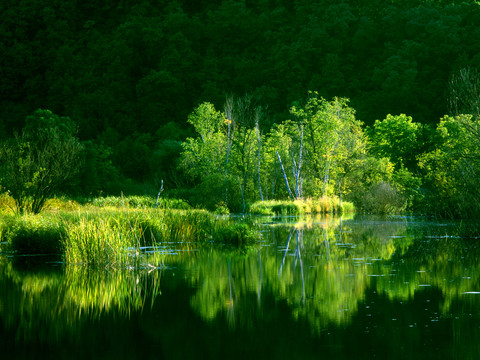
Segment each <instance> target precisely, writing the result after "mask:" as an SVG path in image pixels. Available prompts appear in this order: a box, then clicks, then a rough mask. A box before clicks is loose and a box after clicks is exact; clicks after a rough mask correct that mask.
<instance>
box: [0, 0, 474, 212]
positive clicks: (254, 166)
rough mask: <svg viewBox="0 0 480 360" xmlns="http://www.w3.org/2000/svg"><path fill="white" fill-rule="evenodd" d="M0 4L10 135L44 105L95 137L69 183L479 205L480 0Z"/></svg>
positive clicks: (4, 110)
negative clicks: (391, 196)
mask: <svg viewBox="0 0 480 360" xmlns="http://www.w3.org/2000/svg"><path fill="white" fill-rule="evenodd" d="M0 11H1V13H2V14H3V17H2V21H1V22H0V35H1V36H0V53H1V54H2V56H1V57H0V119H1V122H0V139H2V141H4V142H7V143H9V141H10V140H11V139H13V138H14V137H15V134H17V135H16V136H17V138H16V139H17V140H18V141H20V140H21V139H20V138H19V137H21V136H20V135H18V134H21V133H22V132H24V131H25V127H27V128H28V119H29V118H30V119H31V117H32V114H37V117H39V116H40V115H38V114H39V113H38V112H37V113H35V112H36V111H37V109H48V110H49V111H50V112H51V114H55V116H56V118H55V119H57V120H58V119H66V118H68V119H71V120H72V121H73V122H74V124H75V125H76V127H77V133H76V138H77V139H78V141H79V142H80V143H81V144H82V146H83V150H82V153H81V155H80V157H81V158H82V159H81V161H78V163H79V164H81V169H79V171H78V173H77V175H76V176H75V177H73V178H72V179H70V181H69V183H68V184H67V185H65V184H64V185H62V186H61V187H60V188H61V189H62V191H64V192H67V193H70V194H82V195H98V194H106V193H118V192H120V191H126V189H127V188H130V189H131V191H141V189H142V188H141V187H140V186H138V184H149V185H151V186H148V187H145V186H144V187H143V189H144V191H147V190H145V189H147V188H148V191H150V189H154V188H158V187H159V184H160V180H165V188H166V189H177V190H178V191H177V194H180V195H182V194H183V195H185V196H190V197H191V196H192V195H191V194H187V193H188V191H187V190H186V189H197V190H199V189H212V187H211V186H210V185H209V184H213V183H215V184H220V183H221V184H222V185H221V189H223V190H222V191H217V192H216V194H217V195H218V199H216V200H215V202H216V203H219V202H221V201H224V202H225V201H226V202H227V203H228V201H229V200H228V196H227V197H225V191H224V189H225V188H227V189H228V188H230V189H235V191H236V195H235V198H236V199H237V200H236V201H237V203H236V204H227V205H228V206H232V207H233V208H234V209H235V210H241V209H243V208H244V207H245V203H251V202H253V201H256V200H259V199H261V198H262V197H265V198H267V196H268V197H269V198H270V197H272V196H273V197H284V198H285V197H295V196H322V195H332V194H336V195H339V194H343V195H345V196H347V197H348V196H350V197H352V198H354V200H356V201H357V203H362V201H364V200H361V199H359V198H355V197H358V196H359V194H363V195H362V196H363V199H365V197H368V196H369V195H368V194H370V193H372V194H374V193H375V192H376V191H377V192H379V191H380V192H383V193H386V192H387V193H388V191H390V190H392V191H393V190H394V191H395V193H396V194H397V195H398V194H400V197H401V200H402V201H401V202H402V205H401V206H400V207H403V208H405V207H406V208H413V207H414V206H417V207H425V206H427V205H428V204H431V203H432V202H435V204H436V205H438V206H440V208H441V212H442V213H449V212H452V213H456V214H457V213H458V212H459V211H460V210H459V209H458V208H461V209H462V210H461V211H460V212H462V213H463V214H465V213H471V212H472V211H473V209H472V207H473V203H474V200H475V201H476V200H477V198H478V195H475V194H477V193H478V191H477V192H475V189H478V179H479V176H478V175H479V171H480V168H479V157H478V150H476V149H478V147H476V146H477V145H478V144H479V138H480V136H479V132H478V116H479V114H480V110H479V108H478V107H477V103H476V102H475V99H476V98H478V94H479V93H480V87H476V86H477V85H478V83H479V82H478V79H479V76H478V72H477V71H476V70H475V69H480V52H479V51H478V49H479V45H480V3H478V2H476V1H471V0H470V1H464V2H456V1H452V0H436V1H435V0H409V1H394V0H390V1H376V0H374V1H363V0H345V1H331V0H322V1H306V0H288V1H285V0H225V1H220V0H209V1H200V0H196V1H193V0H176V1H175V0H150V1H138V0H122V1H110V0H103V1H100V2H99V1H91V0H86V1H77V0H62V1H60V0H52V1H44V0H21V1H18V0H5V1H2V2H1V3H0ZM310 90H311V91H313V92H311V91H310ZM335 109H336V110H335ZM339 109H340V110H341V111H340V110H339ZM337 110H339V111H340V112H341V114H340V113H339V112H338V111H337ZM229 111H230V113H229ZM202 112H203V114H204V115H205V114H207V115H208V116H206V117H205V116H204V117H203V118H202V116H203V115H201V114H202ZM319 114H323V115H319ZM35 116H36V115H34V117H35ZM39 118H40V117H39ZM202 119H203V120H202ZM205 119H208V121H207V122H205V121H206V120H205ZM57 120H55V121H57ZM58 121H60V122H63V123H65V121H64V120H58ZM202 121H203V124H202ZM207 123H209V124H210V125H208V124H207ZM205 126H207V128H205ZM22 129H23V130H22ZM229 131H231V132H229ZM27 133H28V131H27ZM30 135H31V134H30ZM24 136H26V137H25V139H27V138H28V136H27V135H24ZM325 136H327V137H325ZM19 139H20V140H19ZM187 139H189V140H187ZM18 141H17V143H18ZM25 141H26V140H25ZM25 141H24V142H25ZM17 145H18V144H17ZM5 146H6V145H5ZM5 146H4V148H5ZM9 146H10V147H11V146H13V145H11V141H10V145H9ZM208 146H210V148H208ZM215 146H216V147H217V148H216V150H215ZM7 148H8V146H7ZM20 148H21V149H23V150H22V151H24V150H25V146H24V147H20ZM219 149H221V150H219ZM17 150H18V149H17ZM13 153H14V152H10V155H11V154H13ZM17 154H18V152H17ZM21 154H23V155H25V154H26V153H25V151H24V152H23V153H21ZM19 156H20V155H19ZM29 156H30V155H29ZM32 156H33V155H32ZM199 156H200V158H198V157H199ZM209 156H210V157H211V159H210V158H209ZM2 159H3V160H2ZM280 159H282V160H283V164H282V165H283V168H284V169H283V173H282V170H281V167H280V162H282V160H280ZM0 160H1V161H3V165H2V166H5V162H6V161H8V156H7V157H6V156H5V151H4V155H3V156H2V157H1V159H0ZM199 164H200V165H199ZM202 164H203V165H202ZM202 166H203V168H202ZM215 166H216V168H215ZM358 169H363V170H362V172H359V170H358ZM365 169H370V173H368V171H366V170H365ZM10 171H15V168H12V167H10ZM32 174H35V171H33V172H32ZM32 176H33V175H32ZM219 177H220V178H221V181H219V179H220V178H219ZM2 178H3V183H2V185H3V187H2V191H6V190H8V187H9V184H8V181H7V180H6V176H3V177H2ZM289 178H290V189H288V187H287V186H283V185H282V186H281V185H280V184H282V181H284V182H285V181H286V180H289ZM6 181H7V183H6ZM227 183H231V184H230V185H227ZM272 184H274V185H272ZM387 185H388V188H386V187H385V186H387ZM225 186H226V187H225ZM390 188H391V189H390ZM182 189H183V190H182ZM272 189H273V190H274V191H273V192H272ZM190 191H191V190H190ZM290 192H291V194H290ZM472 194H474V196H473V197H472ZM367 195H368V196H367ZM372 196H373V195H372ZM238 199H240V200H238ZM440 200H441V201H440ZM192 201H193V200H192ZM202 201H203V200H199V202H200V203H201V202H202ZM203 202H204V201H203ZM414 202H415V203H416V204H417V205H414ZM467 203H468V204H469V205H468V206H464V205H465V204H467ZM452 204H456V205H455V206H453V205H452ZM458 204H461V205H460V206H458ZM213 205H214V204H212V206H213ZM452 206H453V207H455V209H454V210H452Z"/></svg>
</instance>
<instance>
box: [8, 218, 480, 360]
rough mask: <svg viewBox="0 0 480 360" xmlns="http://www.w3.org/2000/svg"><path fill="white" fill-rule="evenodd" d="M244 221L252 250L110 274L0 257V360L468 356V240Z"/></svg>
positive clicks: (476, 320)
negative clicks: (254, 232)
mask: <svg viewBox="0 0 480 360" xmlns="http://www.w3.org/2000/svg"><path fill="white" fill-rule="evenodd" d="M256 221H257V222H258V223H259V224H260V225H259V226H260V229H261V231H262V234H263V237H262V239H261V241H259V242H258V243H256V244H251V245H250V246H247V247H244V248H241V249H238V248H233V247H228V246H224V245H219V244H203V245H195V244H188V243H163V244H162V245H161V247H160V248H158V249H142V250H143V252H142V254H141V255H140V260H139V261H138V262H137V264H138V265H137V266H135V267H128V268H122V269H118V268H116V267H113V266H112V267H107V268H105V269H97V270H93V269H85V268H83V267H81V266H74V265H69V266H67V265H65V264H62V263H61V262H59V261H58V259H55V258H53V259H52V258H46V257H40V256H39V257H22V256H16V257H13V258H12V257H7V256H6V255H3V256H0V293H1V294H0V351H1V353H0V358H1V359H42V358H45V359H62V358H68V359H125V358H128V359H136V358H138V359H189V358H198V359H252V358H258V359H480V250H479V249H480V239H477V240H471V239H470V240H467V239H462V238H459V237H456V236H455V232H454V227H453V226H452V224H447V223H438V222H428V221H424V220H420V219H415V218H404V217H392V218H388V219H378V218H366V217H364V218H352V219H345V218H343V219H340V218H308V219H300V218H258V219H256ZM152 251H156V255H157V256H156V261H155V262H154V261H153V260H152V259H153V258H152V257H151V255H152V253H151V252H152ZM159 254H160V256H158V255H159Z"/></svg>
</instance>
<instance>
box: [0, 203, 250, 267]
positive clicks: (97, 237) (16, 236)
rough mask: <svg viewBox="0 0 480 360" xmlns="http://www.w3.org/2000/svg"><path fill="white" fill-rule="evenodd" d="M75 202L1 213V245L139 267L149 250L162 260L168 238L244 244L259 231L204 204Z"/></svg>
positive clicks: (89, 262)
mask: <svg viewBox="0 0 480 360" xmlns="http://www.w3.org/2000/svg"><path fill="white" fill-rule="evenodd" d="M112 201H113V200H112ZM74 208H75V210H61V206H56V207H55V208H54V210H52V211H46V212H44V213H42V214H40V215H22V216H20V215H14V214H4V215H2V216H0V241H1V242H2V243H3V244H2V249H1V250H2V251H3V252H5V251H10V252H12V253H17V254H59V255H61V257H62V259H63V261H64V262H65V263H68V264H83V265H88V266H134V267H136V266H139V262H140V261H142V259H144V258H145V257H144V256H143V253H144V252H146V251H147V250H148V253H149V257H150V261H152V262H154V263H159V262H160V261H161V259H160V257H161V255H160V253H157V252H156V251H155V249H156V248H157V247H158V246H160V245H161V244H162V243H164V242H219V243H228V244H235V245H241V244H245V243H247V242H249V241H251V240H253V239H255V238H257V237H258V232H256V231H255V229H254V225H253V224H248V223H246V222H245V221H234V220H232V219H229V218H221V217H219V216H217V215H214V214H212V213H210V212H208V211H205V210H193V209H190V210H178V209H164V208H151V207H149V208H141V207H131V206H124V207H122V206H112V205H111V202H110V204H109V205H106V204H103V205H102V206H93V205H92V204H88V205H84V206H81V205H78V206H75V207H74ZM152 257H153V259H151V258H152Z"/></svg>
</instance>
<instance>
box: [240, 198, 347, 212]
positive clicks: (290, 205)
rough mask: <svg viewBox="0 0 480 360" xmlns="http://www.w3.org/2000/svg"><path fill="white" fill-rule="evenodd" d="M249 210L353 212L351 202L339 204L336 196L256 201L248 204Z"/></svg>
mask: <svg viewBox="0 0 480 360" xmlns="http://www.w3.org/2000/svg"><path fill="white" fill-rule="evenodd" d="M250 212H251V213H252V214H256V215H305V214H338V215H341V214H346V213H353V212H355V207H354V205H353V203H351V202H348V201H342V205H341V206H340V203H339V200H338V198H336V197H326V196H324V197H321V198H319V199H312V198H308V199H297V200H294V201H291V200H268V201H258V202H256V203H254V204H252V205H251V206H250Z"/></svg>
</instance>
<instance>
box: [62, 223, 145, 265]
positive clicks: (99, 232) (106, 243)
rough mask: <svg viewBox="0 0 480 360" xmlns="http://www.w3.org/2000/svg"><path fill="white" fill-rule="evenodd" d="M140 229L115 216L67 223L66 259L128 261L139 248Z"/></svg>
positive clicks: (91, 262)
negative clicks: (137, 241)
mask: <svg viewBox="0 0 480 360" xmlns="http://www.w3.org/2000/svg"><path fill="white" fill-rule="evenodd" d="M137 238H138V229H136V228H133V227H129V226H127V224H125V223H121V222H120V221H118V220H117V219H115V218H114V217H107V218H102V217H100V218H98V219H95V218H94V219H88V218H80V219H79V220H78V221H77V222H74V223H69V224H66V234H65V236H64V238H63V246H64V248H65V253H64V261H65V262H67V263H82V264H87V265H107V264H108V265H115V264H127V263H128V262H129V260H130V259H129V257H130V252H129V250H130V249H135V248H136V246H135V245H136V244H135V240H136V239H137Z"/></svg>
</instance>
